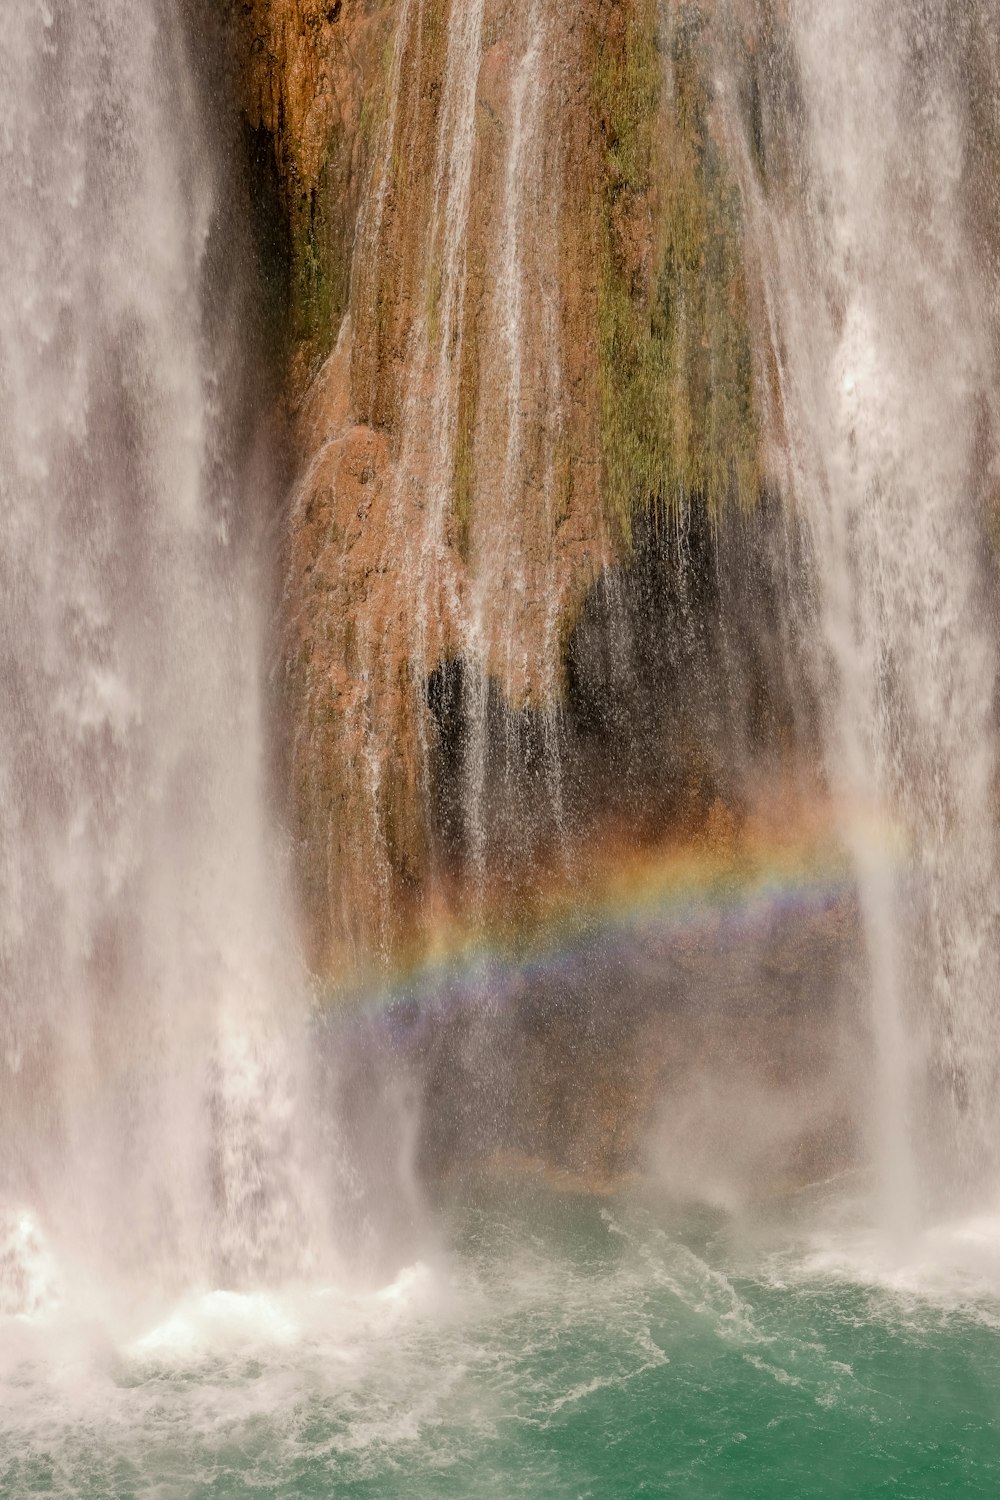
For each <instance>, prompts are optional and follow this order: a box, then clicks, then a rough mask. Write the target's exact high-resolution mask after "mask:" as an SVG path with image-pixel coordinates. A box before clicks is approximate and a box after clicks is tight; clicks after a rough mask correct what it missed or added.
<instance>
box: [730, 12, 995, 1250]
mask: <svg viewBox="0 0 1000 1500" xmlns="http://www.w3.org/2000/svg"><path fill="white" fill-rule="evenodd" d="M979 23H982V25H981V33H982V35H981V43H980V44H978V45H981V47H982V48H983V49H984V50H988V44H987V42H986V38H987V37H988V36H989V34H990V24H991V23H989V24H988V18H987V17H986V12H985V9H983V8H981V7H977V6H972V7H969V6H965V7H962V6H955V5H951V4H948V3H945V0H941V3H928V4H921V5H919V6H915V7H914V6H909V5H905V4H902V3H896V0H878V3H874V4H873V3H870V0H797V3H795V4H793V5H792V6H791V7H790V11H789V14H788V18H787V20H783V19H781V18H780V17H779V15H778V13H777V12H776V13H775V15H774V17H772V18H771V20H770V21H769V22H768V24H767V25H766V26H765V27H764V28H763V30H762V34H761V37H759V38H758V42H757V47H756V52H754V51H753V50H751V58H752V61H753V63H754V64H755V65H756V68H757V73H756V76H755V78H754V83H753V91H752V93H751V95H750V97H751V103H752V108H751V109H750V111H749V113H750V115H751V117H752V118H751V119H750V121H749V122H747V120H746V118H745V115H746V113H747V112H746V111H744V119H743V121H742V127H743V128H742V132H741V130H740V128H739V127H734V132H733V133H734V135H739V134H742V138H743V144H742V156H741V171H742V180H743V190H744V201H745V205H746V209H747V215H748V223H749V230H750V241H751V253H752V255H753V258H754V261H755V265H756V271H757V275H758V277H759V283H760V287H761V290H762V294H763V295H762V308H763V318H764V319H765V320H766V326H767V328H768V330H769V334H770V340H769V342H770V352H769V356H768V360H767V361H766V362H765V363H767V365H768V368H767V369H765V370H764V373H763V378H762V380H761V389H762V391H763V392H764V397H765V405H767V406H768V407H769V410H770V415H771V418H772V423H773V426H774V428H776V429H779V430H777V431H773V432H772V436H773V438H774V449H775V453H776V454H777V455H783V457H779V458H778V459H777V460H776V464H775V467H776V469H777V470H778V472H779V478H780V481H781V483H782V485H783V488H784V489H785V492H786V494H787V496H788V498H789V514H790V519H789V526H790V527H792V528H795V529H798V530H801V532H802V534H803V536H804V539H805V542H806V553H807V556H808V559H809V575H810V587H809V589H808V591H807V595H808V597H806V598H805V599H800V601H799V612H798V614H797V616H796V625H797V628H798V630H799V632H800V634H801V636H802V638H803V640H804V641H805V642H806V643H807V644H808V645H809V647H810V649H811V664H812V675H813V681H814V684H815V686H816V688H817V692H818V697H819V699H820V702H821V705H822V710H823V713H822V725H823V736H824V741H825V745H824V748H825V759H826V770H827V775H828V779H829V783H830V787H831V791H832V794H833V795H834V797H835V798H836V800H837V803H838V805H839V808H840V811H841V830H842V835H843V839H844V842H845V845H846V847H847V849H848V851H849V852H850V854H851V856H852V858H853V861H854V866H855V871H856V877H857V885H858V890H859V896H860V906H861V912H862V917H863V925H864V932H865V937H866V941H867V949H868V957H869V971H870V991H871V1032H872V1038H873V1052H874V1056H875V1069H874V1072H875V1077H874V1082H873V1101H872V1107H871V1130H872V1144H873V1152H874V1160H875V1162H876V1165H877V1178H878V1195H879V1200H880V1204H881V1216H882V1218H883V1220H884V1222H885V1223H886V1224H888V1225H889V1226H891V1227H892V1228H894V1229H895V1230H897V1231H902V1232H905V1231H906V1230H907V1229H909V1228H913V1227H916V1225H917V1224H918V1223H919V1221H920V1219H921V1217H922V1216H923V1215H924V1213H925V1212H927V1211H929V1210H930V1209H931V1208H932V1206H933V1205H934V1204H935V1203H937V1202H939V1200H940V1197H941V1195H942V1193H945V1194H949V1193H956V1194H957V1195H958V1196H962V1195H968V1194H981V1193H983V1192H984V1191H986V1192H988V1191H989V1190H990V1189H992V1188H995V1186H996V1174H997V1166H998V1162H997V1139H998V1138H997V1127H998V1124H1000V1120H998V1113H997V1105H996V1091H997V1083H998V1062H1000V1045H998V1039H997V1038H998V1031H997V1019H998V1014H997V1005H998V984H1000V961H998V925H997V923H998V911H997V903H996V892H997V889H998V885H997V879H998V874H1000V870H998V864H997V840H996V771H997V766H996V735H997V720H996V707H995V694H996V687H997V639H996V617H995V596H994V594H993V592H992V589H993V575H994V573H995V558H994V557H993V555H992V553H991V551H990V546H989V543H988V527H989V516H988V511H987V505H988V502H989V500H990V495H989V487H990V484H991V483H992V484H995V483H996V478H997V463H996V453H997V438H998V436H1000V425H998V402H997V389H998V387H997V378H996V377H997V367H996V326H997V325H996V311H997V284H996V271H995V260H994V261H992V262H991V260H990V257H989V253H988V250H987V244H985V243H984V234H983V227H982V222H980V224H979V228H978V229H977V227H976V216H977V214H979V215H985V216H986V218H989V217H990V215H992V220H993V231H992V232H993V233H994V234H995V232H996V224H995V218H996V214H995V203H993V204H992V205H990V204H989V203H986V202H983V201H981V200H979V199H977V196H976V192H975V181H974V175H975V172H976V171H977V170H978V168H977V162H976V154H977V147H976V143H975V137H974V128H975V112H976V111H977V110H980V111H982V110H994V109H995V100H996V97H997V94H996V83H997V80H996V77H995V76H994V77H993V80H992V89H984V90H983V91H982V97H973V91H974V82H973V80H974V75H975V71H976V68H975V66H973V63H972V61H971V59H972V56H973V51H974V49H975V48H976V46H977V43H976V41H975V28H976V26H977V25H978V24H979ZM786 28H787V29H786ZM995 63H996V57H995V51H994V54H993V64H994V68H995ZM982 65H983V59H982V56H980V58H979V62H978V64H977V66H982ZM735 96H736V90H732V91H731V94H730V96H729V97H728V105H729V108H730V118H731V121H733V122H735V119H736V97H735ZM754 115H755V118H754V117H753V116H754ZM984 251H987V253H984ZM994 253H995V252H994ZM993 498H994V501H995V496H994V497H993ZM887 827H891V828H892V829H893V830H895V832H894V835H893V837H891V838H887V835H886V832H885V830H886V828H887ZM897 846H898V847H897Z"/></svg>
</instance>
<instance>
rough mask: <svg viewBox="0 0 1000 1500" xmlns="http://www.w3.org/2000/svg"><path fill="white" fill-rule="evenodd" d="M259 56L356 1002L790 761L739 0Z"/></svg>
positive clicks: (389, 2)
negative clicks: (579, 871) (487, 912)
mask: <svg viewBox="0 0 1000 1500" xmlns="http://www.w3.org/2000/svg"><path fill="white" fill-rule="evenodd" d="M230 25H231V31H232V37H233V45H234V48H235V55H236V58H237V65H238V71H239V76H240V79H241V83H242V90H243V108H244V112H245V116H246V121H247V126H248V132H249V136H250V140H251V145H252V149H253V152H254V155H255V160H256V162H257V164H258V170H259V177H260V182H261V184H267V183H270V188H269V189H268V191H270V192H272V194H273V197H274V199H275V202H276V204H277V208H278V216H279V218H280V220H281V222H282V223H283V225H284V229H285V233H286V236H287V239H286V246H287V248H286V251H285V254H284V261H283V265H284V274H285V275H286V285H285V291H284V296H285V298H286V308H287V316H286V317H285V319H284V320H283V326H284V327H285V328H286V329H290V330H291V338H290V342H289V346H288V348H287V350H286V354H287V362H288V375H287V390H288V397H289V403H290V408H291V410H292V413H293V421H294V429H295V440H296V450H297V463H298V478H297V482H296V488H295V495H294V503H293V508H292V512H291V517H290V531H289V543H288V553H287V564H286V584H285V595H284V611H285V630H286V634H285V641H286V661H287V676H286V691H287V695H288V696H287V703H288V717H289V722H290V724H291V747H290V756H289V762H290V777H291V782H292V801H293V819H294V827H295V833H296V841H297V847H298V849H299V855H300V858H299V875H300V882H301V892H302V898H303V900H302V906H303V912H304V915H305V924H306V933H307V947H308V951H309V953H310V957H311V961H312V963H313V964H314V966H315V968H316V969H317V971H318V972H320V973H325V974H329V973H332V972H335V971H337V970H338V969H341V968H342V967H343V965H344V962H345V959H354V960H362V961H364V960H368V959H371V958H372V957H376V958H377V957H378V956H379V955H381V956H382V957H383V958H388V957H389V955H391V953H392V952H393V951H394V950H395V949H396V948H397V947H398V945H399V943H400V942H401V941H403V940H404V939H409V940H415V941H417V942H419V941H420V935H421V933H425V932H429V931H430V930H431V929H432V928H433V927H434V925H435V923H436V921H437V920H438V919H439V918H440V915H441V912H442V910H443V909H445V908H448V909H450V910H454V908H456V907H458V908H460V909H462V910H464V912H465V914H466V916H467V917H468V918H469V920H475V917H476V913H477V911H479V910H481V909H482V908H483V907H484V906H485V905H489V904H490V903H494V904H495V903H497V902H499V903H501V904H504V903H506V904H510V903H514V904H515V905H518V906H523V907H524V908H525V911H526V913H529V914H530V908H531V904H532V899H533V895H532V893H533V890H534V887H535V885H536V884H537V883H538V881H539V879H540V876H539V871H543V870H544V869H545V868H547V867H551V865H552V863H553V862H554V861H563V862H565V861H570V862H572V861H573V860H574V859H580V858H584V857H585V856H584V855H583V854H582V851H583V850H584V849H585V848H586V847H587V844H588V842H592V841H593V840H594V839H595V838H597V837H599V836H600V833H601V830H602V828H604V827H605V826H608V827H613V829H614V832H615V836H616V837H620V836H621V830H622V827H623V826H629V827H631V828H632V829H633V831H634V836H635V837H636V838H639V839H641V838H643V837H646V836H650V835H653V834H655V836H657V837H661V836H662V833H663V828H664V825H665V824H669V822H670V820H671V819H674V820H676V821H677V822H678V824H679V825H681V824H683V826H684V828H685V831H687V832H690V831H691V830H692V829H696V828H697V825H698V821H699V818H700V817H701V816H702V815H703V814H704V813H705V812H706V811H707V809H708V808H709V807H710V806H711V805H712V804H713V802H715V801H716V800H717V799H718V798H719V797H720V796H721V797H722V798H723V799H724V800H727V801H728V802H730V803H734V804H735V803H736V802H737V801H738V796H739V791H738V787H737V785H736V781H737V780H738V774H737V772H736V771H734V769H733V767H734V766H739V765H741V757H740V755H736V756H728V758H727V756H726V755H725V754H723V753H722V751H723V748H724V747H729V746H730V745H731V744H732V743H736V742H738V747H739V749H740V750H745V751H746V752H747V753H748V754H749V755H751V756H753V755H755V754H757V753H759V752H760V751H761V747H763V746H765V745H766V746H769V747H771V749H772V750H773V749H775V747H778V746H779V745H780V743H781V742H782V737H783V735H786V733H787V725H785V724H783V721H782V716H781V712H780V711H779V708H778V707H777V706H776V705H777V697H776V694H775V691H774V684H773V683H771V682H770V681H769V680H767V676H766V673H765V672H764V670H763V668H762V666H761V662H762V661H763V659H764V658H763V656H762V655H761V653H760V651H759V650H758V649H757V647H756V646H755V640H756V639H758V638H759V635H760V633H761V631H763V632H765V633H766V631H767V629H768V628H770V627H769V623H768V622H769V621H770V620H771V613H770V604H769V596H768V588H767V583H766V577H767V569H766V567H765V565H764V552H765V548H764V546H763V541H762V539H763V538H764V537H765V535H766V532H767V527H766V524H765V522H764V521H763V520H761V519H759V517H760V515H761V514H762V513H761V512H760V510H759V508H755V507H756V503H757V501H758V499H759V497H760V494H761V490H762V473H761V444H760V441H759V436H758V421H757V413H756V402H755V397H754V387H755V381H754V370H753V361H752V354H751V337H750V328H749V321H748V315H747V300H748V299H747V285H746V276H745V273H744V267H743V260H742V254H741V238H740V214H739V199H738V194H737V191H736V187H735V179H734V175H733V173H732V172H731V171H730V170H729V167H728V165H727V149H726V142H725V129H724V118H723V112H722V111H721V110H720V108H719V107H718V101H717V99H716V92H715V87H714V84H713V78H714V71H713V70H714V57H715V54H716V51H717V48H718V46H719V35H720V27H719V24H718V22H717V19H716V18H715V17H714V15H713V7H711V6H709V5H707V4H706V5H697V4H685V3H681V0H670V3H666V4H660V3H659V0H617V3H615V0H568V3H565V0H461V3H460V0H385V3H376V0H368V3H363V0H336V3H329V0H327V3H324V4H319V3H316V0H248V3H245V4H242V5H240V6H234V7H233V8H232V10H231V13H230ZM263 191H264V188H263V187H262V192H263ZM275 274H279V273H277V272H276V273H275ZM765 509H766V508H765ZM724 578H728V579H729V584H727V586H726V588H725V590H723V587H722V584H721V582H720V580H722V579H724ZM723 594H724V595H725V598H724V599H723ZM727 611H728V615H727ZM750 615H752V616H753V618H754V621H755V623H754V629H753V631H752V632H750V631H746V630H744V629H743V625H742V623H741V622H743V621H744V620H745V619H746V618H749V616H750ZM727 766H728V769H727Z"/></svg>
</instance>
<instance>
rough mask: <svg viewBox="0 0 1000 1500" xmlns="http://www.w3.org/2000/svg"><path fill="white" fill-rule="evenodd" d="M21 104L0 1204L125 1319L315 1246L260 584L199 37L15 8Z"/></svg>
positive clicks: (11, 150) (7, 391)
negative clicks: (222, 293) (231, 429)
mask: <svg viewBox="0 0 1000 1500" xmlns="http://www.w3.org/2000/svg"><path fill="white" fill-rule="evenodd" d="M0 98H2V103H0V140H2V149H0V191H2V197H3V203H4V213H3V220H2V224H0V260H2V263H3V271H4V295H3V298H2V299H0V577H2V604H0V671H2V674H3V681H4V690H5V700H4V701H5V712H4V716H3V722H2V725H0V892H2V917H0V983H2V990H0V1041H2V1053H0V1069H2V1072H3V1081H2V1088H0V1099H2V1103H0V1210H3V1211H4V1212H6V1213H8V1214H10V1215H12V1216H13V1219H12V1222H14V1223H16V1224H18V1225H20V1226H21V1227H20V1228H19V1229H16V1230H15V1231H13V1232H12V1233H13V1241H12V1242H18V1243H19V1242H21V1241H25V1239H26V1238H27V1240H31V1239H32V1236H33V1234H34V1231H31V1232H30V1233H29V1231H28V1230H26V1229H25V1228H24V1225H25V1224H26V1223H30V1222H34V1220H35V1219H37V1222H38V1223H39V1224H40V1225H41V1233H42V1235H43V1237H45V1238H48V1240H49V1241H50V1243H51V1244H52V1246H53V1255H54V1258H55V1262H56V1263H60V1262H67V1261H72V1262H73V1265H74V1268H81V1274H82V1275H83V1276H84V1277H85V1278H89V1279H90V1280H91V1281H95V1282H101V1281H106V1282H107V1283H108V1289H109V1295H110V1296H111V1297H112V1299H113V1300H115V1301H116V1302H117V1304H118V1305H119V1306H120V1305H121V1297H122V1296H123V1295H124V1293H123V1291H122V1286H124V1285H126V1284H127V1280H126V1281H123V1280H122V1278H127V1277H128V1275H129V1273H131V1272H136V1273H138V1275H139V1277H140V1278H141V1283H142V1285H143V1287H144V1289H145V1290H146V1291H148V1292H151V1293H153V1292H154V1287H155V1289H156V1291H155V1293H154V1295H155V1294H156V1293H158V1292H160V1291H165V1292H168V1293H169V1292H172V1291H176V1290H177V1289H179V1288H181V1287H186V1286H190V1285H192V1284H205V1283H209V1284H218V1282H219V1280H220V1279H221V1280H222V1281H224V1282H226V1283H228V1284H232V1283H234V1282H236V1283H239V1282H241V1281H242V1280H244V1279H246V1278H248V1277H250V1278H253V1277H257V1276H260V1275H261V1274H265V1273H266V1274H279V1273H280V1272H282V1271H284V1270H286V1269H289V1267H290V1264H291V1263H293V1262H294V1263H298V1262H299V1261H300V1260H301V1256H300V1254H299V1247H300V1246H301V1245H302V1244H307V1243H308V1241H309V1235H308V1233H306V1232H305V1207H304V1202H305V1197H304V1189H303V1185H302V1181H301V1180H300V1178H301V1172H300V1168H299V1165H298V1152H297V1145H296V1138H297V1125H296V1120H295V1115H294V1108H293V1103H292V1094H291V1085H290V1079H291V1077H292V1076H293V1073H294V1071H295V1061H294V1056H293V1053H294V1043H293V1042H292V1041H291V1040H290V1039H289V1037H290V1035H292V1034H294V1032H295V1029H296V1028H295V1027H294V1026H292V1025H289V1024H288V1023H289V1020H290V1015H289V1005H290V1003H291V1002H290V1000H289V998H288V997H290V996H292V995H294V994H295V993H296V992H297V991H298V990H299V989H300V986H299V985H298V984H297V982H296V970H295V965H294V963H293V962H292V961H291V960H290V955H289V954H288V953H287V952H286V951H285V945H284V942H283V940H282V938H281V936H280V933H281V931H282V927H283V925H284V924H283V922H282V913H281V910H280V907H281V901H280V898H277V899H276V897H275V894H274V892H275V889H276V887H278V886H280V881H279V880H278V879H277V878H276V876H275V874H274V858H273V849H272V848H271V846H270V840H269V835H268V829H267V818H266V814H265V796H264V785H263V758H264V757H263V744H262V729H261V717H262V714H261V703H260V690H259V684H258V677H259V671H260V662H259V654H258V640H259V636H260V632H261V626H262V619H261V615H262V608H261V606H262V603H263V595H264V589H263V585H262V583H261V581H260V579H259V577H258V573H257V566H256V560H255V553H254V546H255V530H256V521H255V518H254V516H253V514H252V509H253V507H252V504H250V503H248V500H250V501H252V496H250V497H244V496H243V495H241V494H237V493H236V483H237V481H236V479H235V475H234V466H233V464H232V463H231V462H230V457H229V455H228V453H227V449H226V442H227V436H226V434H227V426H226V424H227V421H228V420H229V418H230V415H231V414H230V413H229V411H228V408H227V399H228V397H227V389H226V387H227V383H229V382H231V378H232V375H233V369H232V366H233V364H234V358H233V356H234V353H235V348H234V347H230V345H233V338H232V334H231V332H230V330H229V329H228V328H226V327H225V326H223V327H221V328H220V327H219V326H218V325H219V320H218V319H217V318H216V319H215V326H214V329H213V331H212V333H211V335H210V334H209V331H208V330H209V323H208V320H207V317H206V308H207V296H208V291H209V277H210V262H211V253H212V235H213V221H214V216H215V214H216V210H217V200H216V183H215V180H214V173H213V166H212V162H211V153H210V151H209V149H208V143H207V141H206V138H205V132H204V130H203V128H202V120H201V118H200V113H199V107H198V99H197V89H196V87H195V83H194V80H193V77H192V73H191V69H190V65H189V62H188V59H187V57H186V54H185V39H184V36H183V34H182V27H181V25H180V22H179V20H178V19H177V18H176V17H173V16H171V14H170V12H169V8H168V9H167V10H164V8H162V7H160V6H158V5H156V4H153V3H148V4H147V3H143V4H138V5H137V4H134V3H132V0H97V3H95V4H93V5H87V6H82V7H81V6H76V5H66V4H55V5H53V6H51V7H48V6H45V5H42V4H38V3H36V0H12V3H11V4H10V5H9V6H8V7H7V8H6V10H5V14H4V25H3V31H2V36H0ZM216 227H217V226H216ZM26 1212H27V1213H28V1214H29V1219H28V1220H26V1219H25V1218H24V1215H25V1213H26ZM290 1247H292V1248H291V1249H290ZM17 1260H18V1255H17V1254H16V1253H14V1254H12V1255H11V1256H8V1257H7V1259H6V1260H2V1259H0V1299H2V1300H5V1301H8V1302H9V1301H13V1302H14V1303H15V1304H16V1303H17V1300H18V1298H19V1297H21V1296H22V1294H23V1292H24V1284H25V1277H26V1276H27V1275H28V1273H27V1272H26V1271H25V1269H24V1267H23V1266H20V1267H18V1265H17V1264H16V1262H17ZM5 1266H6V1270H5V1269H4V1267H5ZM12 1267H13V1269H12ZM14 1310H16V1305H15V1308H14Z"/></svg>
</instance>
